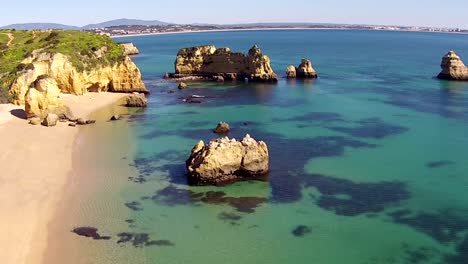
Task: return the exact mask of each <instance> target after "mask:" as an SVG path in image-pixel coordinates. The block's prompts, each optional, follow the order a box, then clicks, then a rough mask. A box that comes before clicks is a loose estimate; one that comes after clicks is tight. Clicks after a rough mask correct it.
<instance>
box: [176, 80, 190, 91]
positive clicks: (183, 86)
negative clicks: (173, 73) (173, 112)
mask: <svg viewBox="0 0 468 264" xmlns="http://www.w3.org/2000/svg"><path fill="white" fill-rule="evenodd" d="M177 88H179V90H183V89H187V88H188V85H187V84H186V83H184V82H181V83H179V86H178V87H177Z"/></svg>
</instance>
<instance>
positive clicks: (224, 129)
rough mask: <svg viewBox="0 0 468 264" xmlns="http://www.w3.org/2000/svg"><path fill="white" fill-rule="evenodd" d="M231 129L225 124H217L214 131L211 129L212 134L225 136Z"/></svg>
mask: <svg viewBox="0 0 468 264" xmlns="http://www.w3.org/2000/svg"><path fill="white" fill-rule="evenodd" d="M230 130H231V128H230V127H229V124H228V123H226V122H219V123H218V125H217V126H216V128H215V129H213V132H214V133H216V134H227V133H229V131H230Z"/></svg>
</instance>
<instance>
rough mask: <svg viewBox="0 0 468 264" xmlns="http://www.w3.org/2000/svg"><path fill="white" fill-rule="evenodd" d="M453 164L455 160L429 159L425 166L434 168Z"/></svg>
mask: <svg viewBox="0 0 468 264" xmlns="http://www.w3.org/2000/svg"><path fill="white" fill-rule="evenodd" d="M453 164H455V162H453V161H450V160H437V161H430V162H428V163H426V167H428V168H431V169H435V168H440V167H445V166H449V165H453Z"/></svg>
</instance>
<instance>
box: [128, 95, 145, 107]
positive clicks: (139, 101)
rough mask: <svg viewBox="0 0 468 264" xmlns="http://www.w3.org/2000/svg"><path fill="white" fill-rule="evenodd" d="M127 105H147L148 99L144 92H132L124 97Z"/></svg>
mask: <svg viewBox="0 0 468 264" xmlns="http://www.w3.org/2000/svg"><path fill="white" fill-rule="evenodd" d="M125 100H126V103H125V106H127V107H146V106H147V105H148V99H146V96H145V95H144V94H132V95H129V96H127V98H125Z"/></svg>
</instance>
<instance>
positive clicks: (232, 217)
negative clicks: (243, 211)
mask: <svg viewBox="0 0 468 264" xmlns="http://www.w3.org/2000/svg"><path fill="white" fill-rule="evenodd" d="M218 219H220V220H223V221H226V222H237V221H239V220H241V219H242V216H240V215H238V214H235V213H228V212H221V213H219V214H218Z"/></svg>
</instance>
